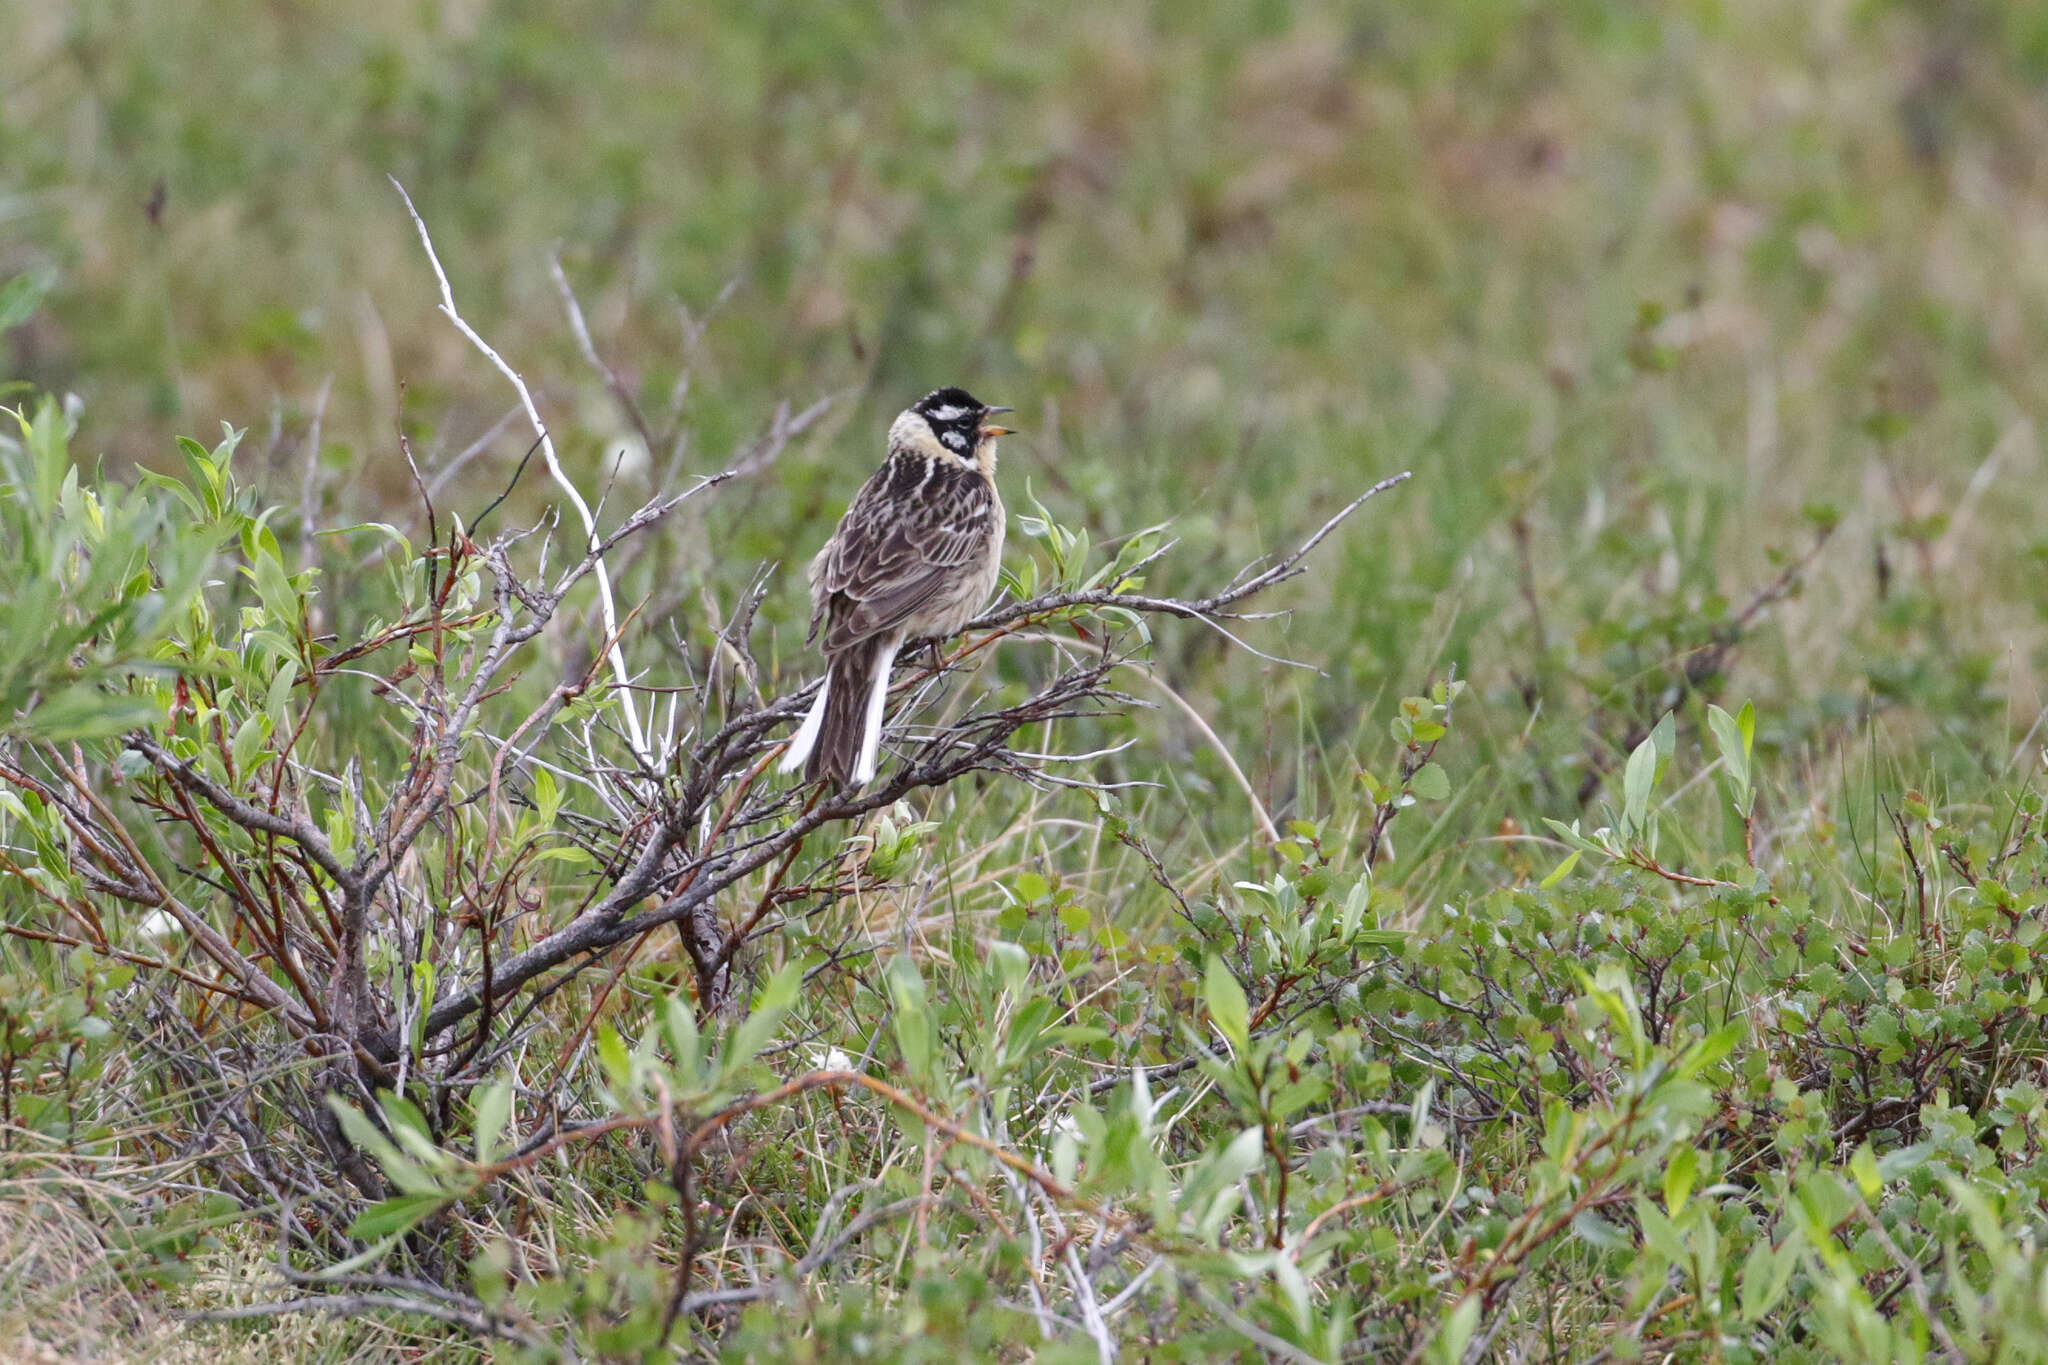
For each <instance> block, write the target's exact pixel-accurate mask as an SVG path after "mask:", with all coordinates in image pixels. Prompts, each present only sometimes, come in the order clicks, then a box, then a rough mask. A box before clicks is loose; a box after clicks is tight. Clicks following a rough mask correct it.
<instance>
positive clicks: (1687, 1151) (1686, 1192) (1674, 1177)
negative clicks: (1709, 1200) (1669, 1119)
mask: <svg viewBox="0 0 2048 1365" xmlns="http://www.w3.org/2000/svg"><path fill="white" fill-rule="evenodd" d="M1699 1175H1700V1154H1699V1152H1698V1151H1697V1150H1695V1149H1694V1148H1692V1147H1680V1148H1679V1149H1678V1150H1676V1151H1674V1152H1673V1153H1672V1154H1671V1160H1670V1162H1669V1163H1668V1164H1667V1165H1666V1166H1665V1167H1664V1212H1665V1213H1667V1214H1669V1215H1670V1216H1671V1217H1673V1218H1676V1217H1678V1214H1679V1210H1681V1209H1683V1208H1684V1207H1685V1201H1686V1200H1688V1199H1690V1198H1692V1190H1693V1186H1694V1185H1695V1184H1697V1183H1698V1181H1699Z"/></svg>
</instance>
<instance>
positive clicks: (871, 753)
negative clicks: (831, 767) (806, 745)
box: [818, 640, 903, 787]
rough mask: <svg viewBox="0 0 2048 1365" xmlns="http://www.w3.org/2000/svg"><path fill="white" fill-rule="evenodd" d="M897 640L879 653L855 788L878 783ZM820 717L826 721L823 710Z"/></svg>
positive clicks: (861, 744)
mask: <svg viewBox="0 0 2048 1365" xmlns="http://www.w3.org/2000/svg"><path fill="white" fill-rule="evenodd" d="M902 647H903V645H902V643H901V642H900V641H897V640H887V641H884V642H883V643H882V645H881V647H880V648H879V649H877V650H876V651H875V684H874V689H873V690H872V691H870V692H869V693H868V718H867V723H866V724H865V725H863V726H862V727H861V738H860V762H858V763H856V764H854V765H853V785H854V786H856V787H863V786H866V785H867V784H868V783H870V782H872V781H874V780H875V763H876V760H877V758H878V757H879V756H880V754H881V750H882V713H883V711H884V710H886V709H887V707H888V704H889V670H890V669H892V668H894V667H895V665H896V651H897V650H899V649H901V648H902ZM818 714H819V718H820V720H822V719H823V718H824V711H823V710H822V709H820V711H819V713H818Z"/></svg>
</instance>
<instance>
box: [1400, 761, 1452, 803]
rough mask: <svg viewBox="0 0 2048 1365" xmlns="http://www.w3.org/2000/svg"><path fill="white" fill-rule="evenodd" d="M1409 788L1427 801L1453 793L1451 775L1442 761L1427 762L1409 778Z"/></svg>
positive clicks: (1436, 799)
mask: <svg viewBox="0 0 2048 1365" xmlns="http://www.w3.org/2000/svg"><path fill="white" fill-rule="evenodd" d="M1408 790H1410V791H1412V792H1414V793H1415V794H1416V795H1417V796H1419V797H1421V798H1422V799H1423V800H1425V801H1441V800H1443V799H1444V798H1445V797H1447V796H1449V795H1450V794H1451V777H1450V774H1449V773H1446V772H1445V771H1444V769H1443V765H1442V764H1440V763H1425V764H1423V765H1422V766H1421V767H1420V768H1418V769H1417V770H1416V772H1415V776H1414V777H1413V778H1411V779H1409V782H1408Z"/></svg>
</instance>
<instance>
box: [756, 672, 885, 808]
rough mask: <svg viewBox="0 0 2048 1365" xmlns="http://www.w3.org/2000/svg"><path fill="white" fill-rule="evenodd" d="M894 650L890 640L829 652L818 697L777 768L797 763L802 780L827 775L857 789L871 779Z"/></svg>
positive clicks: (792, 767)
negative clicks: (801, 769) (828, 664)
mask: <svg viewBox="0 0 2048 1365" xmlns="http://www.w3.org/2000/svg"><path fill="white" fill-rule="evenodd" d="M898 648H899V644H898V642H897V641H894V640H888V639H882V640H867V641H863V642H862V643H860V644H858V645H855V646H854V647H853V648H851V649H848V650H845V651H844V652H842V653H839V654H835V655H833V656H832V662H831V667H830V668H829V669H828V670H827V672H826V674H825V681H824V683H823V684H822V685H821V686H820V687H819V688H818V698H817V700H816V701H814V702H812V703H811V710H810V714H809V715H807V716H805V717H804V723H803V725H802V726H801V727H800V728H799V729H798V730H797V732H796V737H795V738H794V739H792V740H790V742H789V749H788V751H787V752H786V753H784V754H783V756H782V764H781V768H782V771H784V772H794V771H795V770H796V768H797V766H798V765H799V764H802V765H804V778H805V780H806V781H816V780H817V779H818V778H820V777H829V778H830V779H831V780H832V781H833V782H834V783H835V784H844V783H846V782H849V781H850V782H852V784H853V785H854V786H856V787H859V786H865V785H866V784H867V783H868V782H870V781H871V780H873V778H874V776H875V765H876V760H877V759H878V758H879V757H880V754H881V748H882V712H883V710H884V709H885V707H886V705H887V703H888V699H889V669H890V667H891V666H892V665H893V664H894V663H895V662H896V651H897V649H898Z"/></svg>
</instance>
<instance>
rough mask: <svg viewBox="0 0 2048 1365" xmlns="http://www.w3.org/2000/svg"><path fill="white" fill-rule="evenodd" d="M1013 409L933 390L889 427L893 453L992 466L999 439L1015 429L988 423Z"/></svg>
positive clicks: (967, 395)
mask: <svg viewBox="0 0 2048 1365" xmlns="http://www.w3.org/2000/svg"><path fill="white" fill-rule="evenodd" d="M1009 411H1011V409H1009V408H1002V407H994V406H991V405H990V404H987V403H984V402H982V401H981V400H980V399H978V398H976V397H975V396H974V395H973V394H971V393H969V392H967V390H965V389H933V390H932V391H931V392H930V393H928V394H926V395H925V396H924V397H922V398H920V399H918V400H917V401H916V402H915V403H912V404H911V405H910V406H909V407H908V408H905V409H904V410H903V413H902V415H901V416H899V417H898V418H897V419H896V421H895V422H894V423H893V424H892V425H891V426H890V427H889V445H890V446H891V448H892V449H898V450H905V451H910V452H913V453H916V454H920V455H925V456H928V457H931V458H934V459H940V458H945V459H955V460H962V461H965V462H967V463H970V464H971V463H976V462H991V463H992V462H993V459H994V455H995V443H996V438H997V437H998V436H1008V435H1009V434H1010V433H1011V431H1012V428H1010V427H1004V426H997V425H996V424H995V423H993V422H991V421H989V418H991V417H994V416H995V415H996V414H997V413H1002V412H1009Z"/></svg>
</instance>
